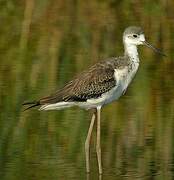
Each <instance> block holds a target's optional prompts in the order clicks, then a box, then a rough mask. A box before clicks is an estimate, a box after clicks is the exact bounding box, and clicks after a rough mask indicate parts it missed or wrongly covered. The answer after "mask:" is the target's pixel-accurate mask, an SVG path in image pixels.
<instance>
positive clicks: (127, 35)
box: [123, 26, 165, 56]
mask: <svg viewBox="0 0 174 180" xmlns="http://www.w3.org/2000/svg"><path fill="white" fill-rule="evenodd" d="M123 42H124V44H125V45H128V46H131V45H135V46H138V45H145V46H147V47H149V48H151V49H152V50H154V51H155V52H156V53H158V54H161V55H163V56H165V54H164V53H163V52H162V51H161V50H159V49H157V48H155V47H154V46H152V45H151V44H150V43H148V42H147V41H146V40H145V35H144V31H143V30H142V28H141V27H138V26H130V27H128V28H126V29H125V31H124V33H123Z"/></svg>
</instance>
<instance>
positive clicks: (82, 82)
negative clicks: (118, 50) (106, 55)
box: [40, 61, 116, 105]
mask: <svg viewBox="0 0 174 180" xmlns="http://www.w3.org/2000/svg"><path fill="white" fill-rule="evenodd" d="M115 85H116V81H115V78H114V69H113V67H112V66H111V65H110V64H109V63H108V62H106V61H104V62H100V63H97V64H96V65H94V66H92V67H91V68H90V69H89V70H88V71H84V72H83V73H81V74H80V75H79V76H77V77H76V78H75V79H74V80H72V81H70V82H68V83H67V84H66V85H65V86H64V87H63V88H62V89H60V90H58V91H57V92H56V93H54V94H52V95H50V96H48V97H45V98H42V99H40V104H41V105H43V104H50V103H57V102H61V101H65V102H67V101H78V102H80V101H81V102H84V101H86V100H87V99H91V98H97V97H100V96H101V95H102V94H103V93H105V92H107V91H109V90H110V89H111V88H113V87H114V86H115Z"/></svg>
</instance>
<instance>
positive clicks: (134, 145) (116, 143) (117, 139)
mask: <svg viewBox="0 0 174 180" xmlns="http://www.w3.org/2000/svg"><path fill="white" fill-rule="evenodd" d="M173 7H174V2H173V1H172V0H170V1H162V0H161V1H159V2H158V3H157V4H156V2H155V1H154V2H152V1H147V2H143V1H142V2H139V1H132V2H130V1H120V2H117V1H101V2H98V1H96V0H93V1H89V2H88V5H87V4H86V2H85V1H71V2H68V1H62V2H60V1H56V0H52V1H48V0H45V1H34V0H26V2H24V1H21V2H17V1H16V2H15V1H10V0H9V1H1V2H0V21H1V28H0V109H1V110H0V179H2V180H11V179H13V180H20V179H32V180H33V179H36V180H40V179H42V180H43V179H44V180H47V179H49V180H50V179H61V180H62V179H68V180H69V179H80V180H83V179H87V180H93V179H107V180H112V179H114V180H115V179H162V180H163V179H165V180H168V179H173V169H174V155H173V154H174V141H173V136H174V134H173V132H174V122H173V120H174V91H173V88H174V73H173V67H174V61H173V57H174V48H173V47H174V33H173V32H174V13H173ZM128 25H141V26H142V27H143V28H144V30H145V34H146V37H147V40H148V41H149V42H151V43H152V44H154V45H155V46H156V47H159V48H161V49H163V51H165V53H166V54H167V57H166V58H162V57H160V56H158V55H156V54H154V53H153V52H152V51H151V50H149V49H148V48H146V47H144V48H143V47H141V48H140V49H139V52H140V59H141V66H140V69H139V71H138V74H137V76H136V77H135V80H134V81H133V82H132V84H131V86H130V87H129V89H128V91H127V92H126V94H125V96H124V97H122V98H121V99H120V100H119V101H118V102H114V103H112V104H110V105H108V106H106V107H105V108H103V110H102V121H101V122H102V127H101V129H102V134H101V145H102V158H103V169H104V174H103V176H102V177H99V176H98V169H97V164H96V154H95V134H94V136H93V140H92V148H91V174H90V175H89V176H87V175H86V173H85V154H84V142H85V138H86V134H87V130H88V126H89V123H90V118H91V114H90V112H86V111H84V110H80V109H79V108H76V107H75V108H71V109H67V110H62V111H52V112H39V111H37V110H35V109H33V110H31V111H27V112H22V107H21V104H22V102H23V101H25V100H33V99H35V98H40V97H42V96H45V95H47V94H49V93H51V92H53V91H54V90H55V89H57V88H58V87H61V86H62V85H63V84H64V83H65V82H67V81H68V80H70V79H71V78H72V77H73V76H74V75H75V74H77V73H79V72H81V71H82V70H84V69H86V68H87V67H89V66H90V65H92V64H94V63H95V62H97V61H98V60H100V59H103V58H107V57H112V56H115V55H116V56H118V55H120V54H122V52H123V47H122V32H123V30H124V28H125V27H127V26H128Z"/></svg>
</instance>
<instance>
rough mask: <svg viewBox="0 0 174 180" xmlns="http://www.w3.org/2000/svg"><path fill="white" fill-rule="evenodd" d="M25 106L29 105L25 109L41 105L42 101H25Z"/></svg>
mask: <svg viewBox="0 0 174 180" xmlns="http://www.w3.org/2000/svg"><path fill="white" fill-rule="evenodd" d="M22 105H23V106H28V107H27V108H25V109H24V111H26V110H28V109H31V108H33V107H36V106H39V105H40V101H30V102H24V103H23V104H22Z"/></svg>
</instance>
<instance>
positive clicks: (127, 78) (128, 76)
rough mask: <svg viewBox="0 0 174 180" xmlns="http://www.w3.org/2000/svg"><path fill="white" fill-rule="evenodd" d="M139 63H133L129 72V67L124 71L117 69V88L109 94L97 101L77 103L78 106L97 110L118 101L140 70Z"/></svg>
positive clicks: (90, 100) (115, 74)
mask: <svg viewBox="0 0 174 180" xmlns="http://www.w3.org/2000/svg"><path fill="white" fill-rule="evenodd" d="M138 66H139V63H133V64H132V69H131V70H130V69H129V70H128V67H126V68H124V69H121V70H119V69H115V73H114V76H115V80H116V86H115V87H114V88H112V89H111V90H110V91H108V92H107V93H104V94H103V95H102V96H101V97H99V98H97V99H89V100H87V101H86V102H83V103H81V102H80V103H77V104H76V105H78V106H80V107H82V108H85V109H90V108H96V107H98V106H103V105H105V104H108V103H110V102H112V101H114V100H117V99H118V98H119V97H120V96H121V95H122V94H124V93H125V91H126V89H127V87H128V85H129V84H130V82H131V80H132V79H133V77H134V76H135V74H136V72H137V70H138Z"/></svg>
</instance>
